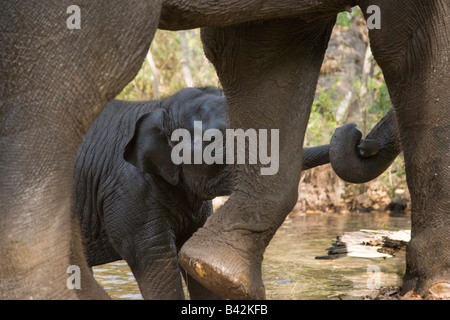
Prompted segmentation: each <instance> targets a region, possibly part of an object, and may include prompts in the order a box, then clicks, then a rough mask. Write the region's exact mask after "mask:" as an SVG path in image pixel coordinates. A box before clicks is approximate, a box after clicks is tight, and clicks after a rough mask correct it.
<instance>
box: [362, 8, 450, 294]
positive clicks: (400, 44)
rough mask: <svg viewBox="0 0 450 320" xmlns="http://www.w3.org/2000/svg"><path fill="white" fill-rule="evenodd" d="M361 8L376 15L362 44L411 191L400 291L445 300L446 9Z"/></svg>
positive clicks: (448, 201) (449, 156) (449, 134)
mask: <svg viewBox="0 0 450 320" xmlns="http://www.w3.org/2000/svg"><path fill="white" fill-rule="evenodd" d="M362 2H363V4H364V5H362V7H363V11H366V9H365V7H366V4H365V3H366V2H367V5H369V4H370V5H373V4H376V5H378V6H379V7H380V9H381V18H382V19H381V23H382V24H381V29H379V30H377V29H374V30H371V31H370V41H371V45H372V49H373V53H374V56H375V58H376V60H377V61H378V63H379V64H380V66H381V68H382V69H383V72H384V76H385V78H386V83H387V85H388V88H389V93H390V95H391V99H392V102H393V105H394V107H395V109H396V114H397V120H398V124H399V129H400V136H401V138H402V149H403V151H404V156H405V166H406V178H407V182H408V187H409V190H410V192H411V211H412V215H411V219H412V232H411V241H410V243H409V246H408V249H407V253H406V273H405V276H404V279H403V280H404V281H403V290H404V291H408V290H411V289H414V290H415V291H416V292H418V293H420V294H426V293H427V292H428V289H429V288H430V287H433V286H436V285H437V286H439V285H440V286H441V287H442V288H446V289H447V293H446V294H447V295H448V296H450V250H449V248H450V182H449V181H450V113H449V112H448V111H449V107H450V90H449V88H450V61H449V52H450V23H449V21H450V20H449V19H450V4H449V2H448V1H446V0H437V1H432V2H429V1H413V0H408V1H381V0H380V1H362ZM392 30H396V31H395V32H392Z"/></svg>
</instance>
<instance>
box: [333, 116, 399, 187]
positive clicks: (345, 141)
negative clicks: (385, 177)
mask: <svg viewBox="0 0 450 320" xmlns="http://www.w3.org/2000/svg"><path fill="white" fill-rule="evenodd" d="M361 135H362V134H361V132H360V131H359V130H358V129H356V125H355V124H352V123H349V124H346V125H344V126H342V127H340V128H337V129H336V131H335V133H334V135H333V137H332V138H331V142H330V150H329V159H330V162H331V166H332V167H333V170H334V172H336V174H337V175H338V176H339V177H340V178H341V179H343V180H344V181H347V182H352V183H364V182H368V181H370V180H373V179H375V178H376V177H378V176H379V175H380V174H381V173H383V172H384V171H385V170H386V169H387V168H388V167H389V166H390V165H391V164H392V162H393V161H394V160H395V158H396V157H397V156H398V154H399V153H400V152H401V141H400V134H399V131H398V126H397V120H396V118H395V113H394V111H393V110H391V111H389V112H388V113H387V114H386V115H385V116H384V117H383V118H382V119H381V120H380V122H378V124H377V125H376V126H375V127H374V128H373V129H372V131H371V132H370V133H369V134H368V135H367V136H366V137H365V139H361Z"/></svg>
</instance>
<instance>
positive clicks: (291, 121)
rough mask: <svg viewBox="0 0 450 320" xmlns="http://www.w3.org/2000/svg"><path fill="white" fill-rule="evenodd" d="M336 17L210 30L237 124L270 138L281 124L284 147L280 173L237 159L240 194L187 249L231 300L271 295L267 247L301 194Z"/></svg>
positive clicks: (195, 272)
mask: <svg viewBox="0 0 450 320" xmlns="http://www.w3.org/2000/svg"><path fill="white" fill-rule="evenodd" d="M331 20H332V21H328V22H309V23H306V22H305V21H302V20H301V19H285V20H270V21H262V22H255V23H246V24H242V25H238V26H231V27H224V28H210V29H205V30H203V35H202V38H203V42H204V46H205V52H206V55H207V57H208V58H209V59H210V60H211V61H212V63H213V64H214V65H215V67H216V70H217V73H218V75H219V78H220V80H221V83H222V85H223V88H224V90H225V93H226V95H227V99H228V104H229V110H230V121H231V127H232V128H242V129H243V130H247V129H269V130H268V134H267V136H268V139H269V140H270V136H271V131H270V130H279V146H278V145H276V143H277V141H275V140H272V141H271V142H270V143H269V147H268V149H269V150H270V145H271V144H275V146H276V147H279V148H277V151H278V150H279V168H278V171H276V170H275V172H274V173H275V174H273V175H262V174H261V168H262V167H267V166H268V165H261V164H256V165H250V164H246V165H236V166H235V169H236V172H235V174H236V177H235V188H234V192H233V194H232V195H231V196H230V198H229V200H228V201H227V202H226V203H225V205H224V206H223V207H221V208H220V209H219V210H218V211H217V212H216V213H215V214H214V215H212V216H211V217H210V218H209V219H208V220H207V222H206V224H205V226H204V227H203V228H201V229H199V231H197V232H196V233H195V234H194V235H193V237H192V238H190V239H189V240H188V241H187V242H186V244H185V245H184V246H183V247H182V249H181V252H180V263H181V264H182V266H183V268H185V269H186V270H188V272H189V273H190V274H191V275H192V276H193V277H195V278H196V279H197V280H198V281H199V282H200V283H202V284H203V285H205V286H206V287H208V288H210V289H211V290H213V291H215V292H217V293H218V294H220V295H222V296H225V297H227V298H234V299H236V298H263V297H264V295H265V292H264V286H263V283H262V279H261V262H262V259H263V253H264V250H265V248H266V246H267V245H268V243H269V241H270V239H271V238H272V237H273V235H274V233H275V232H276V230H277V228H278V227H279V226H280V225H281V223H282V222H283V220H284V219H285V217H286V215H287V214H288V213H289V212H290V210H291V209H292V207H293V206H294V204H295V202H296V200H297V189H298V182H299V178H300V171H301V161H302V142H303V137H304V133H305V128H306V124H307V122H308V119H309V112H310V107H311V104H312V101H313V98H314V92H315V88H316V84H317V78H318V75H319V70H320V66H321V63H322V61H323V56H324V52H325V49H326V46H327V42H328V40H329V36H330V33H331V29H332V27H333V25H334V17H333V16H332V17H331ZM272 156H274V155H273V154H272ZM275 161H276V160H275ZM247 162H248V161H247ZM272 165H273V164H272Z"/></svg>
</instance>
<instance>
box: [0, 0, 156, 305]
mask: <svg viewBox="0 0 450 320" xmlns="http://www.w3.org/2000/svg"><path fill="white" fill-rule="evenodd" d="M72 4H73V2H71V1H32V2H23V1H3V2H1V5H0V6H1V8H0V30H1V31H0V33H1V34H0V50H1V51H0V59H1V60H0V64H1V67H0V81H1V82H0V88H1V89H0V94H1V105H0V106H1V113H0V116H1V124H0V185H1V195H0V197H1V198H0V203H1V206H0V297H1V298H10V299H11V298H12V299H14V298H18V299H27V298H45V299H47V298H76V297H78V296H79V295H82V294H83V290H77V289H74V290H69V289H68V287H67V285H66V284H67V279H68V277H69V276H70V274H68V273H67V270H68V267H69V266H70V265H72V264H75V265H78V266H79V267H80V269H81V270H82V272H83V271H86V272H89V274H85V273H83V274H82V275H81V280H82V281H81V283H80V285H81V288H85V285H86V284H87V282H89V283H91V282H93V281H94V279H93V277H92V274H90V271H89V270H87V268H86V265H85V261H84V259H83V253H82V252H79V251H78V252H72V254H71V250H72V249H73V250H80V248H81V243H80V238H79V237H80V236H79V233H77V232H76V231H74V230H73V228H72V226H73V225H72V223H74V220H72V219H71V210H70V209H71V201H70V198H71V197H70V195H71V187H72V176H73V165H74V161H75V154H76V151H77V149H78V145H79V143H80V141H81V137H82V135H83V134H84V132H86V130H87V128H88V127H89V125H90V124H91V122H92V120H93V119H94V118H95V116H96V115H97V114H98V113H99V112H100V110H101V109H102V108H103V106H104V105H105V104H106V102H107V101H108V100H110V99H112V98H113V97H114V96H115V95H116V94H117V93H118V92H120V90H121V89H122V88H123V87H124V86H125V85H126V83H127V82H129V81H130V80H131V79H132V78H133V77H134V75H135V74H136V72H137V71H138V69H139V67H140V65H141V63H142V61H143V59H144V58H145V54H146V52H147V50H148V46H149V44H150V42H151V39H152V37H153V34H154V32H155V29H156V25H157V21H158V17H159V7H160V2H158V1H145V0H142V1H139V0H136V1H132V2H127V3H126V5H125V3H124V5H123V7H120V6H116V5H112V4H111V2H110V1H78V2H77V3H76V4H77V5H78V8H79V9H80V15H79V18H80V29H69V28H68V25H69V26H71V23H72V22H74V20H72V19H76V17H75V16H74V17H72V18H71V14H70V13H69V14H68V13H67V11H68V7H69V6H70V5H72ZM69 12H71V11H70V10H69ZM72 14H73V11H72ZM67 22H69V23H67ZM69 270H76V269H69ZM75 272H76V271H75ZM74 276H75V277H76V275H74Z"/></svg>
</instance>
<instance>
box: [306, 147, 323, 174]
mask: <svg viewBox="0 0 450 320" xmlns="http://www.w3.org/2000/svg"><path fill="white" fill-rule="evenodd" d="M327 163H330V145H329V144H326V145H323V146H318V147H310V148H303V166H302V171H304V170H309V169H311V168H314V167H317V166H321V165H323V164H327Z"/></svg>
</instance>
